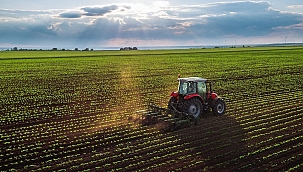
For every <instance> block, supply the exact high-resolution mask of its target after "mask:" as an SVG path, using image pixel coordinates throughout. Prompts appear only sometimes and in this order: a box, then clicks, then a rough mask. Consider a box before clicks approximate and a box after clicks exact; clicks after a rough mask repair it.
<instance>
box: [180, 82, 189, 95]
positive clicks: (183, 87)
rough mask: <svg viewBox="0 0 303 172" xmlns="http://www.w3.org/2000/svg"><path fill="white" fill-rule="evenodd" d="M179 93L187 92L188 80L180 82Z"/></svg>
mask: <svg viewBox="0 0 303 172" xmlns="http://www.w3.org/2000/svg"><path fill="white" fill-rule="evenodd" d="M179 94H183V95H185V94H187V82H180V83H179Z"/></svg>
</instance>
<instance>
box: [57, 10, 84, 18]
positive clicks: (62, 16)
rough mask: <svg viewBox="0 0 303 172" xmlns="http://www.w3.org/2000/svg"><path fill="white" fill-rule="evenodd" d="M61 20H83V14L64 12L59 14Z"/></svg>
mask: <svg viewBox="0 0 303 172" xmlns="http://www.w3.org/2000/svg"><path fill="white" fill-rule="evenodd" d="M59 16H60V17H61V18H81V17H82V14H81V13H80V12H72V11H70V12H64V13H61V14H59Z"/></svg>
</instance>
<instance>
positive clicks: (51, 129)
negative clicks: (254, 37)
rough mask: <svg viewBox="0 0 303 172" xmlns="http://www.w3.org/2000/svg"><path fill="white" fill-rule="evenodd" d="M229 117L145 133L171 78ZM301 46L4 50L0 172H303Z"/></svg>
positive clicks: (0, 65)
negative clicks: (207, 85) (197, 85)
mask: <svg viewBox="0 0 303 172" xmlns="http://www.w3.org/2000/svg"><path fill="white" fill-rule="evenodd" d="M179 73H180V74H181V76H183V77H188V76H199V77H204V78H208V79H211V80H212V81H213V82H214V85H213V89H214V91H215V92H216V93H218V94H219V95H220V96H221V97H223V98H224V100H225V101H226V104H227V111H226V114H225V115H223V116H213V115H212V114H211V113H210V114H206V115H205V116H204V117H203V118H202V120H201V122H200V124H199V125H198V126H194V127H184V128H182V129H179V130H177V131H173V132H161V131H159V129H158V128H157V127H156V126H143V125H141V124H140V122H138V120H136V119H137V118H138V115H137V114H136V111H137V110H141V109H144V108H145V104H146V103H147V101H148V100H152V101H154V102H155V103H157V104H159V105H161V106H164V107H166V106H167V101H168V100H169V94H170V93H171V92H172V91H175V90H176V89H177V85H178V83H177V75H178V74H179ZM302 81H303V48H302V47H279V48H278V47H273V48H238V49H190V50H149V51H147V50H146V51H143V50H142V51H91V52H80V51H79V52H72V51H70V52H69V51H65V52H63V51H28V52H25V51H24V52H0V88H1V94H0V147H1V152H0V162H1V163H0V171H303V160H302V159H303V108H302V106H303V84H302Z"/></svg>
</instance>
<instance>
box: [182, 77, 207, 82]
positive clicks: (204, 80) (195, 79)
mask: <svg viewBox="0 0 303 172" xmlns="http://www.w3.org/2000/svg"><path fill="white" fill-rule="evenodd" d="M178 80H179V81H192V82H201V81H202V82H206V81H207V79H205V78H200V77H189V78H178Z"/></svg>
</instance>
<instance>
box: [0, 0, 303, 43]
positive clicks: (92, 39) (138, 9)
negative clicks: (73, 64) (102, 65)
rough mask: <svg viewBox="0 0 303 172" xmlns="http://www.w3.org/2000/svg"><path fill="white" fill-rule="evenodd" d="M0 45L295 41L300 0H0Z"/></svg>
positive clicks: (302, 24)
mask: <svg viewBox="0 0 303 172" xmlns="http://www.w3.org/2000/svg"><path fill="white" fill-rule="evenodd" d="M0 4H1V5H0V47H18V48H19V47H20V48H22V47H32V48H35V47H36V48H37V47H39V48H41V47H57V48H68V47H126V46H130V47H133V46H136V47H144V46H203V45H204V46H206V45H253V44H267V43H285V42H287V43H290V42H296V43H302V42H303V1H302V0H287V1H286V0H267V1H237V0H203V1H201V0H186V1H184V0H174V1H152V0H145V1H142V0H128V1H125V0H115V1H114V0H85V1H83V0H43V1H41V0H26V1H24V0H11V1H7V0H0Z"/></svg>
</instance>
